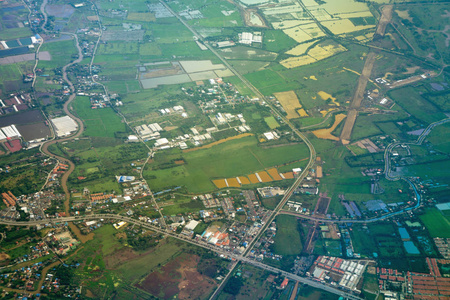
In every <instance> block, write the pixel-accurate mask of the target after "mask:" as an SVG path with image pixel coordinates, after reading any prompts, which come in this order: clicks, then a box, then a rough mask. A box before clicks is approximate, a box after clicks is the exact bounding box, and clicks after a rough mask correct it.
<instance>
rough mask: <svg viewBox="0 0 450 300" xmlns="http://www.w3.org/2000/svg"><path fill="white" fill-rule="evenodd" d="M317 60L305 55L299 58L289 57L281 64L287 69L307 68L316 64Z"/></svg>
mask: <svg viewBox="0 0 450 300" xmlns="http://www.w3.org/2000/svg"><path fill="white" fill-rule="evenodd" d="M316 61H317V60H316V59H315V58H313V57H311V56H308V55H304V56H299V57H289V58H287V59H285V60H282V61H280V64H281V65H282V66H283V67H285V68H287V69H292V68H296V67H301V66H306V65H309V64H312V63H315V62H316Z"/></svg>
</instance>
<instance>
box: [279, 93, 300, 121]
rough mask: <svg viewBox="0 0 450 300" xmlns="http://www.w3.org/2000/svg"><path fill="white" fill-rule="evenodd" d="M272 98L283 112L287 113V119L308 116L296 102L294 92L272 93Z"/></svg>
mask: <svg viewBox="0 0 450 300" xmlns="http://www.w3.org/2000/svg"><path fill="white" fill-rule="evenodd" d="M274 96H275V97H276V98H277V99H278V101H280V104H281V105H282V106H283V108H284V111H285V112H286V113H287V118H288V119H294V118H298V117H307V116H308V114H307V113H306V111H305V109H303V108H302V105H301V104H300V102H299V101H298V98H297V95H296V94H295V92H294V91H288V92H281V93H274Z"/></svg>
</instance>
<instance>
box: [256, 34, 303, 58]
mask: <svg viewBox="0 0 450 300" xmlns="http://www.w3.org/2000/svg"><path fill="white" fill-rule="evenodd" d="M296 44H297V42H296V41H295V40H294V39H292V38H291V37H289V36H288V35H286V34H285V33H284V32H283V31H281V30H267V31H265V32H264V37H263V47H264V49H266V50H268V51H272V52H278V53H279V52H281V51H282V50H287V49H290V48H292V47H294V46H295V45H296Z"/></svg>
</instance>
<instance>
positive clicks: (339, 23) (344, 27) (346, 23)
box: [322, 19, 375, 35]
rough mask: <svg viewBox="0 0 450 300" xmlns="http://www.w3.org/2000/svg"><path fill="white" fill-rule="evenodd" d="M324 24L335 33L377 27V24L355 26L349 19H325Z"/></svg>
mask: <svg viewBox="0 0 450 300" xmlns="http://www.w3.org/2000/svg"><path fill="white" fill-rule="evenodd" d="M322 25H323V26H325V27H327V28H328V29H329V30H330V31H331V32H332V33H333V34H336V35H339V34H344V33H349V32H354V31H360V30H364V29H367V28H375V25H361V26H355V25H353V23H352V22H351V21H350V20H349V19H342V20H333V21H324V22H322Z"/></svg>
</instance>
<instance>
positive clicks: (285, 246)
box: [274, 215, 303, 255]
mask: <svg viewBox="0 0 450 300" xmlns="http://www.w3.org/2000/svg"><path fill="white" fill-rule="evenodd" d="M276 223H277V233H276V235H275V239H274V240H275V243H274V253H276V254H281V255H298V254H300V253H301V252H302V250H303V247H302V241H301V236H300V233H299V231H298V224H297V223H298V220H297V218H296V217H294V216H287V215H279V216H277V218H276Z"/></svg>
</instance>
